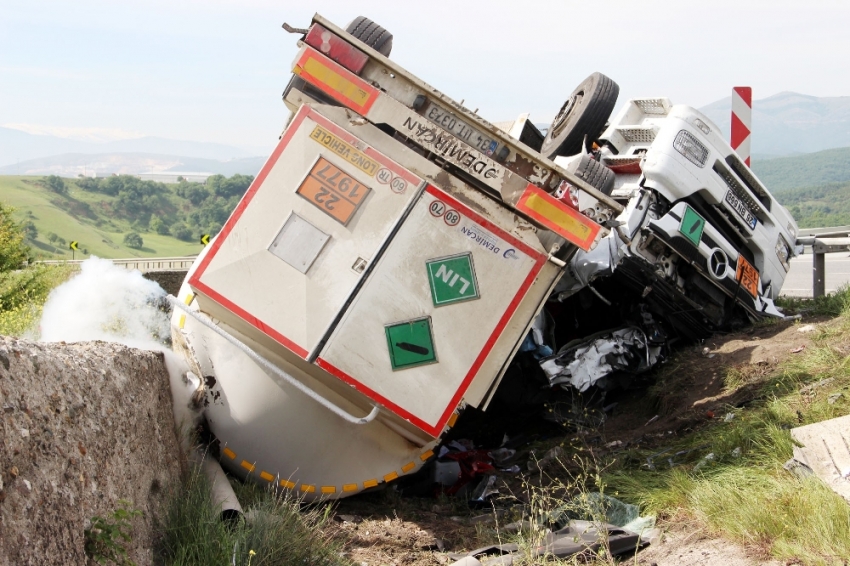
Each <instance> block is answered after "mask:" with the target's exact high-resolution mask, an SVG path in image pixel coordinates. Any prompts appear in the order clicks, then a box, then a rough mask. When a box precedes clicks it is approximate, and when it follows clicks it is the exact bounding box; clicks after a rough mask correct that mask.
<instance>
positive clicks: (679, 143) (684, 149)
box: [673, 130, 708, 167]
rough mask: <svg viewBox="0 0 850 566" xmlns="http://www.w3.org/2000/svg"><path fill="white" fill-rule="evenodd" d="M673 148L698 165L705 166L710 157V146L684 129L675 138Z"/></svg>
mask: <svg viewBox="0 0 850 566" xmlns="http://www.w3.org/2000/svg"><path fill="white" fill-rule="evenodd" d="M673 148H674V149H675V150H676V151H678V152H679V153H681V154H682V155H684V156H685V157H686V158H687V159H688V161H690V162H691V163H693V164H694V165H696V166H697V167H705V162H706V160H707V159H708V148H707V147H705V146H704V145H703V144H702V142H700V141H699V140H698V139H697V138H696V137H694V135H693V134H691V133H690V132H688V131H686V130H682V131H680V132H679V133H678V134H676V139H675V140H673Z"/></svg>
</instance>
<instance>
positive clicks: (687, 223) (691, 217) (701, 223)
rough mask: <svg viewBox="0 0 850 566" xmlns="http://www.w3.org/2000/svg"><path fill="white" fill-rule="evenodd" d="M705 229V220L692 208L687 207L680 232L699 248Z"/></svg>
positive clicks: (680, 225)
mask: <svg viewBox="0 0 850 566" xmlns="http://www.w3.org/2000/svg"><path fill="white" fill-rule="evenodd" d="M704 228H705V218H703V217H702V216H700V215H699V213H698V212H697V211H696V210H694V209H693V208H691V207H690V206H687V207H685V215H684V216H682V222H681V224H679V232H681V233H682V234H684V235H685V237H686V238H687V239H689V240H690V241H691V243H692V244H693V245H695V246H699V241H700V238H702V231H703V229H704Z"/></svg>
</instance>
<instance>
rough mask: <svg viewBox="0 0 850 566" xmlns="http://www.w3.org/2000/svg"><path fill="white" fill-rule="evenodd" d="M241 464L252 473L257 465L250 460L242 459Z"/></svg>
mask: <svg viewBox="0 0 850 566" xmlns="http://www.w3.org/2000/svg"><path fill="white" fill-rule="evenodd" d="M239 465H240V466H242V467H243V468H245V469H246V470H248V473H251V472H253V471H254V470H255V469H256V466H255V465H254V464H252V463H251V462H249V461H248V460H242V463H241V464H239Z"/></svg>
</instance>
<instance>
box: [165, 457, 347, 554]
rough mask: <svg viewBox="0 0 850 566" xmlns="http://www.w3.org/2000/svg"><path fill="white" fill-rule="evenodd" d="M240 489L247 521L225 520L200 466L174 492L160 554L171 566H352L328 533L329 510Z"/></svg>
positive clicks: (254, 489) (285, 496)
mask: <svg viewBox="0 0 850 566" xmlns="http://www.w3.org/2000/svg"><path fill="white" fill-rule="evenodd" d="M234 487H236V489H237V490H238V492H239V498H240V501H241V502H242V505H243V509H245V511H246V514H245V515H246V518H247V519H246V520H244V521H241V522H230V523H228V522H223V521H221V520H220V518H219V513H220V511H221V510H220V508H218V507H217V505H216V504H215V502H214V501H213V499H212V495H211V490H210V484H209V481H208V479H207V478H206V476H205V475H204V474H203V473H201V472H200V471H199V470H198V469H195V470H193V471H192V472H190V473H189V474H188V476H187V477H186V478H185V480H184V483H183V485H182V486H180V488H179V489H178V490H177V491H175V492H174V493H173V494H172V496H171V505H170V507H169V509H168V511H167V513H166V515H165V518H164V520H163V522H162V524H161V525H160V528H159V531H160V532H161V535H162V538H161V543H160V552H159V553H160V556H161V558H162V560H163V561H164V563H165V564H167V565H168V566H207V565H211V564H219V565H227V564H235V565H236V566H291V565H295V564H309V565H311V566H314V565H315V566H331V565H339V566H353V565H352V564H351V562H350V561H348V560H346V559H345V558H343V557H341V555H340V548H341V542H340V541H338V540H332V539H331V537H330V536H329V535H328V534H327V533H326V530H325V526H326V524H327V521H328V518H329V514H330V508H329V507H328V506H321V505H317V506H313V507H310V508H305V509H304V510H302V508H301V502H300V501H299V500H298V499H296V498H295V497H293V496H291V495H289V494H288V493H287V494H282V495H277V494H275V493H273V492H270V491H264V490H262V489H261V488H259V487H256V486H251V485H244V484H239V485H237V486H234Z"/></svg>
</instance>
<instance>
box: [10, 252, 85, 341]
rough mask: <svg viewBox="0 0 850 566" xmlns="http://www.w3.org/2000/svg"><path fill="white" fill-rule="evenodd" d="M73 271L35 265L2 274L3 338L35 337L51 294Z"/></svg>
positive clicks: (62, 267)
mask: <svg viewBox="0 0 850 566" xmlns="http://www.w3.org/2000/svg"><path fill="white" fill-rule="evenodd" d="M74 271H75V269H74V268H73V267H70V266H64V265H51V266H45V265H35V266H30V267H28V268H26V269H22V270H19V271H7V272H4V273H0V335H3V336H18V337H21V336H32V337H35V336H36V335H37V333H38V332H37V330H38V329H37V325H38V321H39V319H40V318H41V311H42V308H43V307H44V303H45V302H46V301H47V297H48V295H49V294H50V291H52V290H53V288H54V287H57V286H58V285H60V284H62V283H64V282H65V281H66V280H67V279H68V278H69V277H70V276H71V275H72V274H73V273H74Z"/></svg>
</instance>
